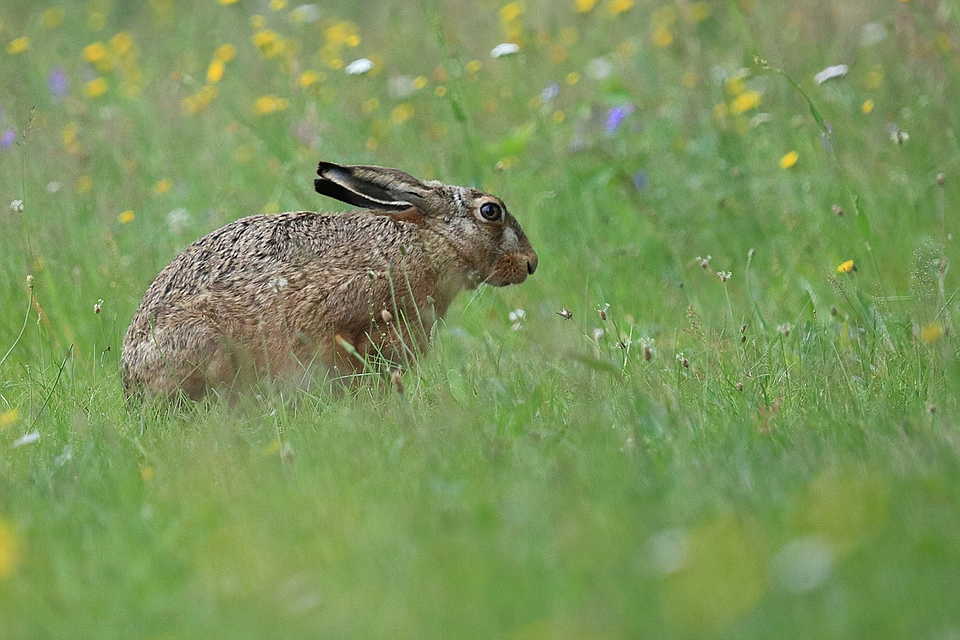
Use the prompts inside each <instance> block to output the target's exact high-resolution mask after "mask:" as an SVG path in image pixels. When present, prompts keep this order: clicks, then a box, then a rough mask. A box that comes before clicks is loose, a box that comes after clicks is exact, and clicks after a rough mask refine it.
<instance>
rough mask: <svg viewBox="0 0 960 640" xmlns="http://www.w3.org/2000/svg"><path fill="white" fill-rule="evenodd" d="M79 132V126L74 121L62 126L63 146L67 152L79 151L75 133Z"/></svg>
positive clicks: (78, 142)
mask: <svg viewBox="0 0 960 640" xmlns="http://www.w3.org/2000/svg"><path fill="white" fill-rule="evenodd" d="M78 133H80V127H79V126H77V124H76V123H75V122H68V123H67V124H65V125H64V126H63V148H64V150H65V151H66V152H67V153H78V152H79V151H80V141H79V140H78V139H77V134H78Z"/></svg>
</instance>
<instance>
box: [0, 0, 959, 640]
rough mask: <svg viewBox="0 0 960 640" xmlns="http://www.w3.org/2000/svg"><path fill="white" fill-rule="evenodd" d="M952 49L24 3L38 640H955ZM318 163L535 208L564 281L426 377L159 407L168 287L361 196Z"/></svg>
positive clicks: (14, 550) (6, 250)
mask: <svg viewBox="0 0 960 640" xmlns="http://www.w3.org/2000/svg"><path fill="white" fill-rule="evenodd" d="M958 27H960V4H958V3H957V2H956V1H955V0H943V1H941V2H935V1H933V0H914V1H912V2H894V1H886V2H867V1H865V0H863V1H859V2H844V1H841V0H835V1H833V2H826V3H824V2H814V1H812V0H799V1H798V2H792V3H777V2H760V1H755V0H731V1H729V2H720V1H712V0H711V1H708V2H690V1H688V0H677V2H675V3H672V4H671V3H650V2H646V1H638V2H634V0H576V1H574V0H563V1H562V2H553V1H548V0H525V1H524V2H511V3H508V4H506V3H503V4H502V3H498V2H492V1H486V0H484V1H481V2H478V3H469V2H462V1H459V0H450V1H446V0H423V1H422V2H420V3H389V2H379V3H355V4H350V3H334V2H322V3H318V4H316V5H312V4H310V5H298V4H297V3H296V2H286V1H285V0H272V1H268V0H233V1H231V0H194V1H193V2H189V1H185V0H180V1H176V0H150V2H143V3H134V2H129V3H128V2H120V1H111V0H89V1H86V2H62V3H60V4H55V3H47V2H17V1H13V0H0V83H2V85H0V86H2V89H0V202H2V204H3V206H2V209H0V273H2V276H0V309H2V313H0V638H68V637H69V638H79V637H89V638H134V637H135V638H141V637H142V638H157V639H160V638H164V639H167V638H170V639H172V638H201V637H202V638H297V637H316V638H332V637H345V638H509V639H515V640H534V639H558V640H566V639H573V638H598V639H599V638H638V637H650V638H674V637H676V638H680V637H710V638H773V637H776V638H784V637H808V638H905V637H909V638H930V639H932V640H933V639H935V640H940V639H943V640H946V639H956V638H960V606H958V603H960V426H958V419H960V403H958V398H960V363H958V359H957V348H958V342H957V336H955V335H954V333H953V331H954V325H953V323H954V322H955V321H956V320H957V318H958V313H960V300H958V296H957V292H958V291H960V282H958V279H957V275H956V270H955V269H954V268H953V263H954V262H956V261H957V260H958V258H960V255H958V253H960V251H958V249H960V247H958V243H957V238H956V237H955V236H956V234H957V233H958V232H960V228H958V217H957V202H958V198H960V180H958V177H960V154H958V144H960V142H958V125H960V112H958V110H957V104H958V102H960V85H958V81H960V28H958ZM501 43H513V44H517V45H519V50H518V51H517V52H516V53H512V54H508V55H503V56H500V57H493V56H492V55H491V51H492V50H493V49H494V47H496V46H497V45H498V44H501ZM358 60H368V61H369V64H367V63H364V62H359V63H358V62H356V61H358ZM838 64H846V65H848V68H847V72H846V73H845V74H844V75H840V76H838V77H834V78H831V79H827V80H824V81H823V82H818V81H817V80H815V74H817V73H819V72H821V71H823V70H825V69H826V68H828V67H830V66H833V65H838ZM357 71H361V72H360V73H357ZM821 79H822V78H821ZM321 159H324V160H331V161H334V162H342V163H354V164H361V163H366V164H380V165H386V166H395V167H399V168H402V169H404V170H406V171H408V172H410V173H412V174H414V175H416V176H418V177H422V178H431V179H433V178H435V179H441V180H443V181H445V182H449V183H455V184H473V185H477V186H481V187H482V188H484V189H486V190H489V191H491V192H493V193H497V194H499V195H500V196H501V197H503V199H504V200H505V201H506V202H507V204H508V206H509V207H510V208H511V210H512V211H513V213H514V214H515V215H516V216H517V218H518V219H519V220H520V221H521V223H522V224H523V226H524V229H525V230H526V231H527V234H528V235H529V237H530V239H531V242H532V243H533V246H534V248H535V249H536V250H537V252H538V253H539V256H540V268H539V270H538V271H537V273H536V274H535V275H534V276H532V277H530V279H529V280H528V281H527V282H525V283H523V284H522V285H520V286H516V287H508V288H503V289H492V288H481V289H480V290H478V291H476V292H466V293H463V294H461V297H459V298H458V299H457V301H456V302H455V304H454V306H453V308H452V309H451V310H450V312H449V314H448V315H447V317H446V319H445V320H444V322H442V323H441V324H440V325H439V326H438V327H437V329H436V339H435V341H434V347H433V349H432V350H431V351H430V352H429V354H428V355H427V356H426V357H424V358H423V359H422V360H421V362H420V363H419V367H418V368H416V369H413V370H409V371H406V372H405V374H404V379H403V382H404V386H405V388H406V392H405V393H404V394H403V395H399V394H397V393H396V392H394V390H393V389H392V388H391V385H390V384H389V382H388V381H384V380H382V379H380V378H377V379H374V380H371V381H370V382H369V383H368V384H365V385H360V386H358V387H357V388H355V389H353V390H352V391H351V392H349V393H346V394H335V393H333V392H331V391H330V390H329V389H327V388H324V387H320V388H318V389H316V390H314V391H312V392H305V393H303V394H300V395H298V396H297V397H294V398H290V397H287V398H267V399H256V398H251V399H250V400H249V401H248V402H242V403H241V404H240V405H239V406H230V405H228V404H226V403H222V402H218V401H216V400H208V401H204V402H203V403H201V404H199V405H196V406H192V407H186V408H182V409H174V410H170V411H141V410H140V409H139V408H137V407H136V406H133V407H128V406H127V405H126V404H125V402H124V398H123V394H122V391H121V387H120V375H119V368H118V355H119V350H120V345H121V340H122V337H123V333H124V331H125V330H126V327H127V324H128V323H129V321H130V318H131V317H132V315H133V312H134V309H135V308H136V305H137V303H138V301H139V299H140V296H141V295H142V294H143V292H144V290H145V289H146V287H147V286H148V284H149V283H150V282H151V280H152V279H153V278H154V276H155V275H156V274H157V273H158V272H159V270H160V269H162V268H163V267H164V266H165V265H166V264H167V263H169V261H170V260H171V259H172V258H173V257H174V256H175V255H176V254H177V253H178V252H179V251H180V250H182V249H183V248H184V247H185V246H186V245H188V244H189V243H190V242H192V241H193V240H194V239H196V238H198V237H200V236H201V235H203V234H205V233H207V232H208V231H211V230H213V229H215V228H217V227H219V226H222V225H223V224H226V223H227V222H229V221H231V220H234V219H237V218H239V217H242V216H245V215H249V214H252V213H258V212H267V213H270V212H278V211H287V210H302V209H307V210H318V209H337V208H341V207H340V205H338V204H337V203H334V202H332V201H329V200H326V199H322V198H320V197H319V196H318V195H317V194H315V193H314V192H313V188H312V180H313V178H314V171H315V169H316V163H317V161H318V160H321ZM8 203H9V204H8ZM564 309H566V310H568V311H569V314H566V313H564V314H563V315H561V312H562V310H564ZM565 315H570V316H571V317H569V318H566V317H564V316H565Z"/></svg>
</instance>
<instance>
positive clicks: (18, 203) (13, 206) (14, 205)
mask: <svg viewBox="0 0 960 640" xmlns="http://www.w3.org/2000/svg"><path fill="white" fill-rule="evenodd" d="M10 210H11V211H16V212H17V213H23V200H14V201H13V202H11V203H10Z"/></svg>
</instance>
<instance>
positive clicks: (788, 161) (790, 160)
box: [780, 151, 800, 169]
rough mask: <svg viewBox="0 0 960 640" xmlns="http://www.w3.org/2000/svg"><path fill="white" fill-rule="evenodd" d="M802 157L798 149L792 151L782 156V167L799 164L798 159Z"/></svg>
mask: <svg viewBox="0 0 960 640" xmlns="http://www.w3.org/2000/svg"><path fill="white" fill-rule="evenodd" d="M799 159H800V154H799V153H797V152H796V151H790V152H789V153H787V154H785V155H784V156H783V157H782V158H780V168H781V169H789V168H790V167H792V166H793V165H795V164H797V160H799Z"/></svg>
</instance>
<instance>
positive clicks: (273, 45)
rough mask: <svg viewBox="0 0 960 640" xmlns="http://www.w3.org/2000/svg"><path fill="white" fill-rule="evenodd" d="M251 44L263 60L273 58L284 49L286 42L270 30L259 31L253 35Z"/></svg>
mask: <svg viewBox="0 0 960 640" xmlns="http://www.w3.org/2000/svg"><path fill="white" fill-rule="evenodd" d="M253 44H255V45H256V46H257V49H259V50H260V53H261V54H263V57H265V58H275V57H277V56H279V55H280V54H282V53H283V52H284V50H285V49H286V46H287V43H286V41H285V40H284V39H283V38H281V37H279V36H278V35H277V33H276V32H275V31H273V30H271V29H261V30H260V31H257V32H256V33H255V34H253Z"/></svg>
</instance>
